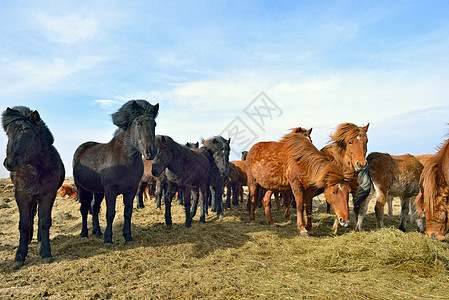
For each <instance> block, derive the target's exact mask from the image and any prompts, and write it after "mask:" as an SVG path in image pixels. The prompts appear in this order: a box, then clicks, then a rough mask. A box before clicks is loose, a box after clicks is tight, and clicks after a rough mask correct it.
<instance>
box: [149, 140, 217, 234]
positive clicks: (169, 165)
mask: <svg viewBox="0 0 449 300" xmlns="http://www.w3.org/2000/svg"><path fill="white" fill-rule="evenodd" d="M156 143H157V148H158V151H157V154H156V156H155V157H154V159H153V165H152V174H153V176H155V177H159V176H161V174H162V172H163V171H164V170H165V176H167V191H166V193H165V195H164V203H165V224H166V225H167V227H168V228H171V226H172V217H171V201H172V199H173V197H174V195H175V192H176V190H179V191H182V193H181V195H182V197H183V202H184V209H185V214H186V221H185V227H186V228H188V227H191V226H192V217H191V215H190V207H191V191H192V188H193V187H198V188H199V201H200V202H201V210H202V211H203V210H204V209H205V201H204V197H205V195H206V193H207V188H208V174H209V161H208V159H207V158H206V156H204V155H203V154H201V153H198V152H197V151H194V150H197V149H190V148H188V147H187V146H184V145H181V144H178V143H177V142H175V141H174V140H173V139H172V138H171V137H169V136H166V135H158V136H157V137H156ZM200 221H201V222H205V219H201V220H200Z"/></svg>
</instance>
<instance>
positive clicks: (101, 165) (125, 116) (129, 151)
mask: <svg viewBox="0 0 449 300" xmlns="http://www.w3.org/2000/svg"><path fill="white" fill-rule="evenodd" d="M158 110H159V104H156V105H154V106H153V105H151V104H150V103H148V102H147V101H145V100H131V101H128V102H126V103H125V104H124V105H123V106H122V107H121V108H120V109H119V110H118V111H117V112H115V113H114V114H112V122H113V123H114V124H115V125H116V126H118V127H119V129H118V131H117V132H116V134H115V135H114V137H113V138H112V140H111V141H110V142H109V143H107V144H100V143H96V142H87V143H84V144H82V145H80V146H79V147H78V149H77V150H76V152H75V154H74V156H73V178H74V181H75V185H76V187H77V189H78V193H79V198H80V202H81V216H82V219H83V225H82V230H81V236H82V237H87V236H88V231H87V214H88V211H89V210H90V208H91V201H92V195H94V197H95V202H94V203H95V204H94V205H93V207H92V220H93V231H94V233H95V234H96V235H97V236H99V235H101V230H100V227H99V223H98V212H99V209H100V203H101V201H102V199H103V196H105V197H106V221H107V225H106V230H105V234H104V245H105V246H111V245H112V222H113V221H114V217H115V202H116V198H117V196H118V195H120V194H122V195H123V203H124V206H125V208H124V217H125V222H124V224H123V236H124V238H125V242H126V243H127V244H131V243H133V238H132V236H131V215H132V209H133V200H134V196H135V195H136V191H137V188H138V185H139V181H140V178H141V177H142V174H143V163H142V155H143V156H144V157H145V159H152V158H153V157H154V155H156V152H157V148H156V143H155V132H154V130H155V127H156V122H155V120H154V119H155V118H156V116H157V113H158Z"/></svg>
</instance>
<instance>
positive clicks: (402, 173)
mask: <svg viewBox="0 0 449 300" xmlns="http://www.w3.org/2000/svg"><path fill="white" fill-rule="evenodd" d="M367 161H368V165H367V167H366V169H365V170H363V171H362V172H360V176H359V178H360V187H359V190H358V191H357V193H356V196H355V198H354V213H355V215H356V221H357V225H356V228H357V229H358V230H360V231H361V230H362V223H363V218H364V216H365V213H366V210H367V208H368V203H369V201H370V199H371V198H372V197H374V198H375V200H376V206H375V213H376V221H377V228H382V227H384V222H383V217H384V207H385V203H387V202H388V201H391V200H392V199H393V198H394V197H400V199H401V217H400V224H399V229H400V230H402V231H405V230H406V225H407V215H408V213H409V210H410V208H411V209H412V213H411V214H410V219H411V220H410V221H411V222H412V223H416V225H417V226H418V229H419V230H421V231H422V230H423V226H422V221H421V220H420V219H416V218H415V214H414V213H413V212H414V210H415V208H414V206H413V205H410V204H412V203H413V202H411V201H410V200H413V199H414V198H415V197H416V195H418V193H419V177H420V175H421V172H422V170H423V165H422V164H421V163H420V162H419V161H418V160H417V159H416V158H415V157H414V156H412V155H410V154H406V155H399V156H395V155H390V154H387V153H379V152H373V153H370V155H368V157H367ZM371 188H374V191H375V192H374V194H373V196H372V197H370V196H369V194H370V191H371Z"/></svg>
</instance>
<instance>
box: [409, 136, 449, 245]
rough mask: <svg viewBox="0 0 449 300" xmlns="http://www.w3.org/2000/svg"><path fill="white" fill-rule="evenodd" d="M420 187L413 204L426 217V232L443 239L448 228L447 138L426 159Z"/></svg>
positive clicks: (448, 158) (448, 168)
mask: <svg viewBox="0 0 449 300" xmlns="http://www.w3.org/2000/svg"><path fill="white" fill-rule="evenodd" d="M420 187H421V192H420V193H419V194H418V196H416V199H415V204H416V206H417V209H418V212H420V213H421V214H422V213H424V215H425V217H426V234H427V236H429V237H431V238H433V239H437V240H440V241H444V240H445V239H446V237H445V235H446V233H447V231H448V229H449V139H448V140H446V142H445V143H444V144H443V145H442V146H441V147H440V149H439V151H438V152H437V153H436V154H435V155H433V156H432V157H431V158H429V160H428V161H427V163H426V165H425V166H424V170H423V171H422V173H421V178H420Z"/></svg>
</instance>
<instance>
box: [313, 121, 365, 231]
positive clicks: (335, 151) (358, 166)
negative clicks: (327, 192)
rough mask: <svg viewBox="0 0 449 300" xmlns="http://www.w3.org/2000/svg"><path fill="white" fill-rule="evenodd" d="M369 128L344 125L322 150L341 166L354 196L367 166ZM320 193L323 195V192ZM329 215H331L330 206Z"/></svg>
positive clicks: (335, 226) (335, 225)
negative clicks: (361, 172) (359, 178)
mask: <svg viewBox="0 0 449 300" xmlns="http://www.w3.org/2000/svg"><path fill="white" fill-rule="evenodd" d="M368 127H369V123H368V124H367V125H366V126H363V127H362V126H357V125H355V124H352V123H342V124H340V125H338V127H337V129H336V130H335V132H334V133H333V134H331V136H330V138H331V140H330V141H331V143H330V144H329V145H327V146H325V147H323V148H322V149H321V152H323V153H324V154H326V156H327V157H328V158H329V159H330V160H332V161H334V162H335V163H338V164H339V165H341V167H342V168H343V170H344V171H345V174H347V176H348V180H349V184H350V186H351V194H352V195H353V196H354V195H355V192H356V190H357V187H358V186H359V181H358V174H359V172H360V171H361V170H363V169H364V168H365V166H366V151H367V144H368V137H367V135H366V133H367V132H368ZM319 193H322V190H321V191H319ZM327 213H330V205H329V204H328V205H327ZM334 230H335V233H336V232H337V230H338V222H337V221H336V222H335V224H334Z"/></svg>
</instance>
